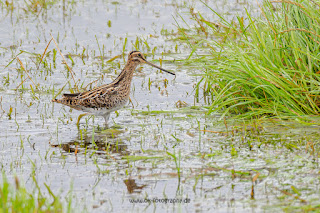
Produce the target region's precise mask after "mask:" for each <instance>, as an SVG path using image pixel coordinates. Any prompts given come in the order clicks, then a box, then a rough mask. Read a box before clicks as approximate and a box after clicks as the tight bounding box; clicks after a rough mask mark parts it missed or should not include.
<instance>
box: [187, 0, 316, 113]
mask: <svg viewBox="0 0 320 213" xmlns="http://www.w3.org/2000/svg"><path fill="white" fill-rule="evenodd" d="M259 8H260V11H261V15H260V16H258V17H256V16H253V15H252V14H251V13H250V12H248V11H247V17H237V19H236V21H234V20H233V21H227V20H226V19H224V18H223V17H222V16H221V15H219V14H218V13H217V12H216V11H214V10H212V12H213V13H214V14H215V15H216V16H218V18H219V19H220V22H219V23H213V22H210V21H208V20H206V19H205V18H203V16H202V15H201V14H198V15H197V14H196V15H194V14H193V16H194V17H196V20H197V22H198V24H199V26H200V27H199V29H200V30H202V31H203V32H206V35H207V34H208V32H211V33H213V34H214V35H215V36H217V35H218V36H219V37H220V40H219V41H215V42H212V41H210V40H208V39H207V40H206V41H205V42H206V43H207V44H208V46H209V47H210V48H211V56H210V57H207V58H206V61H207V63H205V64H204V65H203V66H204V68H205V70H206V72H205V74H204V75H203V79H202V80H203V81H204V82H205V84H204V87H205V88H204V90H205V91H207V92H209V93H210V94H211V95H212V97H213V99H214V101H213V102H212V104H211V107H210V108H209V113H212V112H216V111H222V112H223V115H230V114H233V115H234V114H236V115H238V116H239V117H241V118H249V117H250V118H254V117H261V116H266V117H270V116H271V117H273V116H276V117H278V118H289V117H291V118H292V117H300V118H301V117H308V116H310V115H319V113H320V109H319V106H320V69H319V66H320V63H319V60H320V56H319V54H320V23H319V22H320V18H319V17H320V10H319V9H320V4H319V1H304V0H293V1H286V0H283V1H267V2H265V3H264V4H263V5H259ZM204 26H205V28H204ZM202 39H203V38H202ZM202 42H203V41H202ZM200 85H201V84H198V87H200ZM198 89H199V88H198Z"/></svg>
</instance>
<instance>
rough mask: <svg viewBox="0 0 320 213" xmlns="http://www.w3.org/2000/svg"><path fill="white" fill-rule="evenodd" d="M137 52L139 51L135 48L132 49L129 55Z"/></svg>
mask: <svg viewBox="0 0 320 213" xmlns="http://www.w3.org/2000/svg"><path fill="white" fill-rule="evenodd" d="M136 52H139V51H137V50H133V51H131V52H130V53H129V55H131V54H132V53H136Z"/></svg>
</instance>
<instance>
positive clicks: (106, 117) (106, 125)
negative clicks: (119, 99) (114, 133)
mask: <svg viewBox="0 0 320 213" xmlns="http://www.w3.org/2000/svg"><path fill="white" fill-rule="evenodd" d="M109 117H110V113H106V114H104V115H103V118H104V122H105V127H106V128H109V126H108V120H109Z"/></svg>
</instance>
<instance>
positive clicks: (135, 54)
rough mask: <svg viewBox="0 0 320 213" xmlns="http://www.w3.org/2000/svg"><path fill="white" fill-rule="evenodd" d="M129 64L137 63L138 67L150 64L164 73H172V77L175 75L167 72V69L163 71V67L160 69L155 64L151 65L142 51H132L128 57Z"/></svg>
mask: <svg viewBox="0 0 320 213" xmlns="http://www.w3.org/2000/svg"><path fill="white" fill-rule="evenodd" d="M128 62H134V63H137V64H138V65H139V64H143V63H146V64H148V65H150V66H153V67H155V68H158V69H160V70H162V71H165V72H167V73H170V74H171V75H175V73H173V72H170V71H168V70H165V69H163V68H161V67H159V66H157V65H155V64H153V63H151V62H149V61H147V60H146V58H145V57H144V55H143V54H142V53H141V52H140V51H136V50H134V51H131V52H130V53H129V55H128Z"/></svg>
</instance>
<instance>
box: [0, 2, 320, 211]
mask: <svg viewBox="0 0 320 213" xmlns="http://www.w3.org/2000/svg"><path fill="white" fill-rule="evenodd" d="M190 6H192V7H194V8H195V9H196V10H199V11H202V12H203V13H206V14H208V16H209V17H210V14H211V13H210V10H209V9H208V8H206V7H205V6H204V5H203V4H202V3H200V2H196V1H194V2H187V1H186V2H185V1H169V2H166V3H165V4H161V3H159V1H121V2H120V1H119V2H116V1H103V0H96V1H90V2H88V1H78V2H73V1H57V2H55V1H52V2H51V3H48V5H47V8H42V7H41V6H40V5H38V6H35V7H32V5H29V7H28V5H27V4H26V3H25V1H14V5H13V8H12V10H11V9H10V7H9V6H6V5H5V4H2V5H1V7H2V8H1V13H0V14H1V19H0V26H1V27H0V29H1V30H0V38H1V40H0V60H1V62H0V67H1V72H0V80H1V82H2V84H1V86H0V97H1V98H2V99H1V105H0V106H1V108H0V111H1V112H0V113H1V114H0V120H1V126H0V159H1V167H2V169H3V170H4V172H5V174H6V175H7V176H8V177H9V178H11V179H12V177H14V176H15V175H17V176H18V177H19V179H20V180H21V181H22V182H24V183H25V185H26V187H27V188H29V189H33V188H34V181H33V179H32V176H33V175H34V176H35V178H36V180H37V182H38V184H39V186H40V187H41V189H43V191H46V188H45V186H44V183H46V184H47V185H49V186H50V188H51V190H52V191H53V192H54V193H55V194H58V195H61V197H65V196H66V195H69V193H71V194H72V196H73V205H74V208H76V209H80V210H81V209H83V208H84V210H87V211H90V212H91V211H96V212H101V211H117V212H118V211H119V210H121V211H126V210H128V211H132V210H134V211H148V212H149V211H157V212H163V211H167V212H172V211H186V212H194V211H199V212H200V211H203V212H207V211H216V212H233V211H234V212H244V211H248V210H249V211H252V212H255V211H269V210H270V209H275V210H280V209H282V210H283V209H286V208H289V209H290V210H292V208H293V207H295V206H296V207H301V206H305V205H316V204H318V200H319V187H318V184H319V164H318V160H319V158H318V152H317V151H316V150H317V148H318V143H319V127H318V126H302V127H301V126H300V125H296V124H295V123H292V124H291V123H284V125H281V123H279V122H277V123H272V121H271V122H264V123H259V124H257V127H255V126H252V125H247V124H239V123H236V122H235V124H227V125H228V130H229V132H228V133H227V129H226V127H225V124H224V122H223V121H220V119H219V115H210V116H208V115H206V114H205V112H206V111H205V109H204V108H203V106H204V105H205V98H203V97H202V95H201V98H200V99H199V101H196V100H195V99H194V93H195V91H194V86H195V84H196V83H197V82H198V81H199V80H200V79H201V77H199V76H197V74H201V72H202V71H203V70H202V69H201V67H193V66H184V65H183V63H178V62H176V61H175V60H179V59H185V58H186V57H187V56H188V55H189V53H190V51H191V50H190V49H189V48H188V45H187V44H186V43H184V42H180V41H177V40H174V39H172V35H171V33H169V35H167V34H166V33H165V32H171V31H172V30H173V31H174V32H176V31H177V27H176V25H177V24H176V23H175V20H174V18H175V19H176V20H177V21H178V23H179V25H181V26H186V24H185V23H184V22H183V20H182V18H181V17H180V16H179V15H181V16H182V17H183V18H184V20H185V21H186V22H187V23H188V24H190V25H192V23H193V21H192V20H191V19H190V15H189V7H190ZM210 6H212V7H213V8H215V9H217V10H219V11H220V12H222V13H225V14H229V16H228V17H230V18H231V17H233V15H234V14H241V13H243V12H244V7H247V6H248V3H247V2H246V1H228V2H227V1H217V2H216V3H215V2H211V3H210ZM8 8H9V9H8ZM36 8H37V9H36ZM178 14H179V15H178ZM212 19H213V20H214V17H213V18H212ZM50 34H52V36H53V37H54V38H55V40H56V41H57V44H58V46H59V48H60V49H61V51H62V52H63V54H64V56H65V57H66V60H67V63H68V64H69V66H70V67H71V68H72V70H73V71H74V75H75V79H76V82H77V85H78V86H79V87H81V88H84V87H85V86H86V85H87V84H89V83H91V82H93V83H92V86H95V85H101V84H103V83H108V82H111V80H112V79H114V78H115V77H116V76H117V74H119V72H120V70H121V67H123V66H124V64H125V61H126V54H127V53H128V52H129V51H131V50H133V49H140V50H141V51H142V52H143V53H145V54H146V56H147V59H148V60H150V61H153V62H154V63H156V64H159V63H160V62H159V61H158V60H159V59H162V60H163V62H162V66H163V67H164V68H166V69H168V70H171V71H174V72H175V73H176V74H177V76H176V77H173V76H171V75H168V74H166V73H161V72H159V71H157V70H156V69H154V68H152V67H149V66H143V68H142V69H138V70H137V71H136V74H135V77H134V80H133V84H132V92H131V100H132V104H129V105H128V106H126V107H125V108H124V109H122V110H119V111H118V113H117V114H116V113H114V114H112V115H111V119H110V125H111V126H113V128H112V129H111V130H102V129H101V127H102V126H103V122H104V121H103V119H102V118H99V117H95V118H93V117H91V116H87V117H83V118H82V119H81V122H80V128H79V129H78V128H77V126H76V122H77V118H78V116H79V115H80V114H81V112H78V111H75V110H70V109H69V108H67V107H64V106H61V105H59V104H53V103H51V99H53V98H54V97H55V96H56V95H58V97H60V96H61V94H59V93H60V92H61V90H62V92H70V91H75V90H76V89H75V87H74V81H73V79H72V76H71V75H70V73H69V72H68V70H67V69H66V67H65V65H64V64H62V62H63V60H62V58H61V56H60V54H59V53H58V52H57V53H56V56H54V53H53V49H55V50H57V48H56V46H55V45H54V43H53V42H51V44H50V46H49V48H48V50H47V53H48V54H46V55H45V57H44V59H43V63H42V64H41V65H40V66H39V69H37V66H38V64H39V62H40V58H41V55H42V53H43V52H44V50H45V48H46V45H47V44H48V42H49V41H50V39H51V35H50ZM125 44H126V45H125ZM20 51H24V52H22V53H21V54H20V55H18V54H19V53H20ZM123 53H125V55H122V54H123ZM36 54H38V55H36ZM199 54H204V53H200V52H199ZM17 55H18V57H19V59H20V60H21V62H22V64H23V65H24V67H25V68H26V70H27V71H28V74H29V75H30V78H31V79H32V81H31V80H30V79H27V80H26V81H25V82H24V83H23V84H22V86H21V85H20V83H21V82H22V81H23V80H24V79H26V78H27V74H26V72H25V71H24V70H22V69H21V65H20V64H19V63H18V61H17V60H13V59H14V58H15V56H17ZM39 55H40V56H39ZM118 55H119V56H120V57H119V58H117V59H115V60H112V61H109V60H110V59H112V58H113V57H115V56H118ZM69 56H70V57H71V58H72V60H73V61H74V65H72V60H70V59H69ZM54 58H55V60H54ZM12 60H13V61H12ZM11 61H12V63H10V62H11ZM8 64H9V65H8ZM7 65H8V66H7ZM97 79H98V81H95V80H97ZM30 85H31V86H30ZM17 87H18V89H17V90H16V88H17ZM89 87H90V86H89ZM89 87H88V88H89ZM88 88H87V89H88ZM178 101H181V102H180V103H185V105H184V104H182V106H181V108H180V107H177V106H179V102H178ZM10 108H11V109H12V112H11V113H10ZM202 130H209V131H213V132H205V131H202ZM255 179H256V180H255ZM252 180H255V181H252ZM293 188H294V189H297V191H299V193H300V194H297V193H296V191H295V190H293ZM286 192H287V193H286ZM288 193H289V194H291V195H292V196H291V195H288ZM48 196H49V195H48ZM294 196H298V198H299V199H298V198H297V197H294ZM63 199H64V198H63ZM145 199H146V200H145ZM165 199H169V200H165ZM170 199H171V200H170ZM173 199H182V200H181V203H179V202H180V200H173ZM150 200H152V201H154V202H151V203H149V202H147V201H150ZM302 200H304V201H305V202H303V201H302ZM139 202H141V203H139ZM165 202H167V203H165ZM168 202H175V203H173V204H172V203H168Z"/></svg>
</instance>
